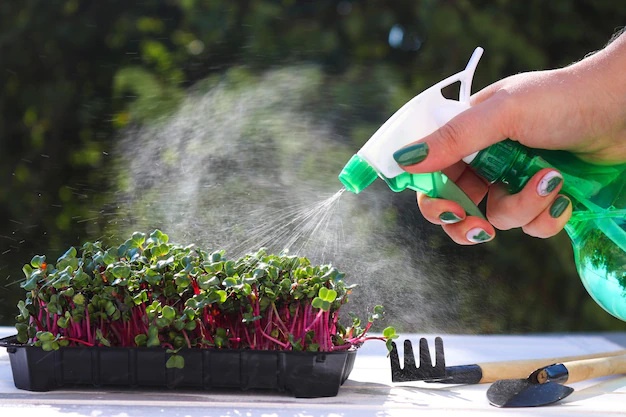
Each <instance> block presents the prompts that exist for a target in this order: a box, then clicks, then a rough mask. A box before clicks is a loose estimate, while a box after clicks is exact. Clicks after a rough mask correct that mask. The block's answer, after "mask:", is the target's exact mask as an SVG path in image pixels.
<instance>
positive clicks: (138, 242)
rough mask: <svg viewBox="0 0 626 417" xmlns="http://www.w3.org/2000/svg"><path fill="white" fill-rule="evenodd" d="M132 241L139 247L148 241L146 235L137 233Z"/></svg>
mask: <svg viewBox="0 0 626 417" xmlns="http://www.w3.org/2000/svg"><path fill="white" fill-rule="evenodd" d="M131 239H132V240H133V242H135V244H136V245H137V246H141V245H143V244H144V242H145V241H146V235H145V233H140V232H135V233H133V235H132V237H131Z"/></svg>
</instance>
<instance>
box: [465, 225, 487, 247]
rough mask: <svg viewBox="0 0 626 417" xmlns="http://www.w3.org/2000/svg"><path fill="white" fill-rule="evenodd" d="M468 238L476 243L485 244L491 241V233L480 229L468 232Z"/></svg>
mask: <svg viewBox="0 0 626 417" xmlns="http://www.w3.org/2000/svg"><path fill="white" fill-rule="evenodd" d="M466 237H467V240H469V241H470V242H474V243H480V242H485V241H487V240H489V239H491V235H490V234H489V233H487V232H485V231H484V230H483V229H480V228H478V227H477V228H475V229H472V230H470V231H469V232H467V235H466Z"/></svg>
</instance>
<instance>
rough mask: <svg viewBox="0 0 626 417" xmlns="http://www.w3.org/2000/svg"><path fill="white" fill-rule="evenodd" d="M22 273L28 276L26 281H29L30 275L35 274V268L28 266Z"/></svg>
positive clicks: (25, 266)
mask: <svg viewBox="0 0 626 417" xmlns="http://www.w3.org/2000/svg"><path fill="white" fill-rule="evenodd" d="M22 271H23V272H24V275H25V276H26V279H28V278H30V275H31V274H32V273H33V268H32V267H31V266H30V265H28V264H26V265H24V267H23V268H22Z"/></svg>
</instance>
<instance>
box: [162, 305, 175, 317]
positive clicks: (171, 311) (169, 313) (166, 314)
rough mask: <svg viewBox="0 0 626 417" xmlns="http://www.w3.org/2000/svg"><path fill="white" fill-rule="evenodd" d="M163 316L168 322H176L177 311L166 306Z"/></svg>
mask: <svg viewBox="0 0 626 417" xmlns="http://www.w3.org/2000/svg"><path fill="white" fill-rule="evenodd" d="M161 314H162V315H163V317H165V318H166V319H168V320H174V319H175V318H176V310H175V309H174V308H173V307H171V306H164V307H163V310H162V311H161Z"/></svg>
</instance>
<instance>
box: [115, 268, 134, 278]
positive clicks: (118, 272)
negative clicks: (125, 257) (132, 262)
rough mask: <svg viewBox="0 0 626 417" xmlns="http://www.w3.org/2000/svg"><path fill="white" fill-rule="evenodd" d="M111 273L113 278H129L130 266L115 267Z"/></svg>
mask: <svg viewBox="0 0 626 417" xmlns="http://www.w3.org/2000/svg"><path fill="white" fill-rule="evenodd" d="M111 272H113V276H114V277H115V278H128V277H129V276H130V266H128V265H117V266H114V267H113V270H112V271H111Z"/></svg>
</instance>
